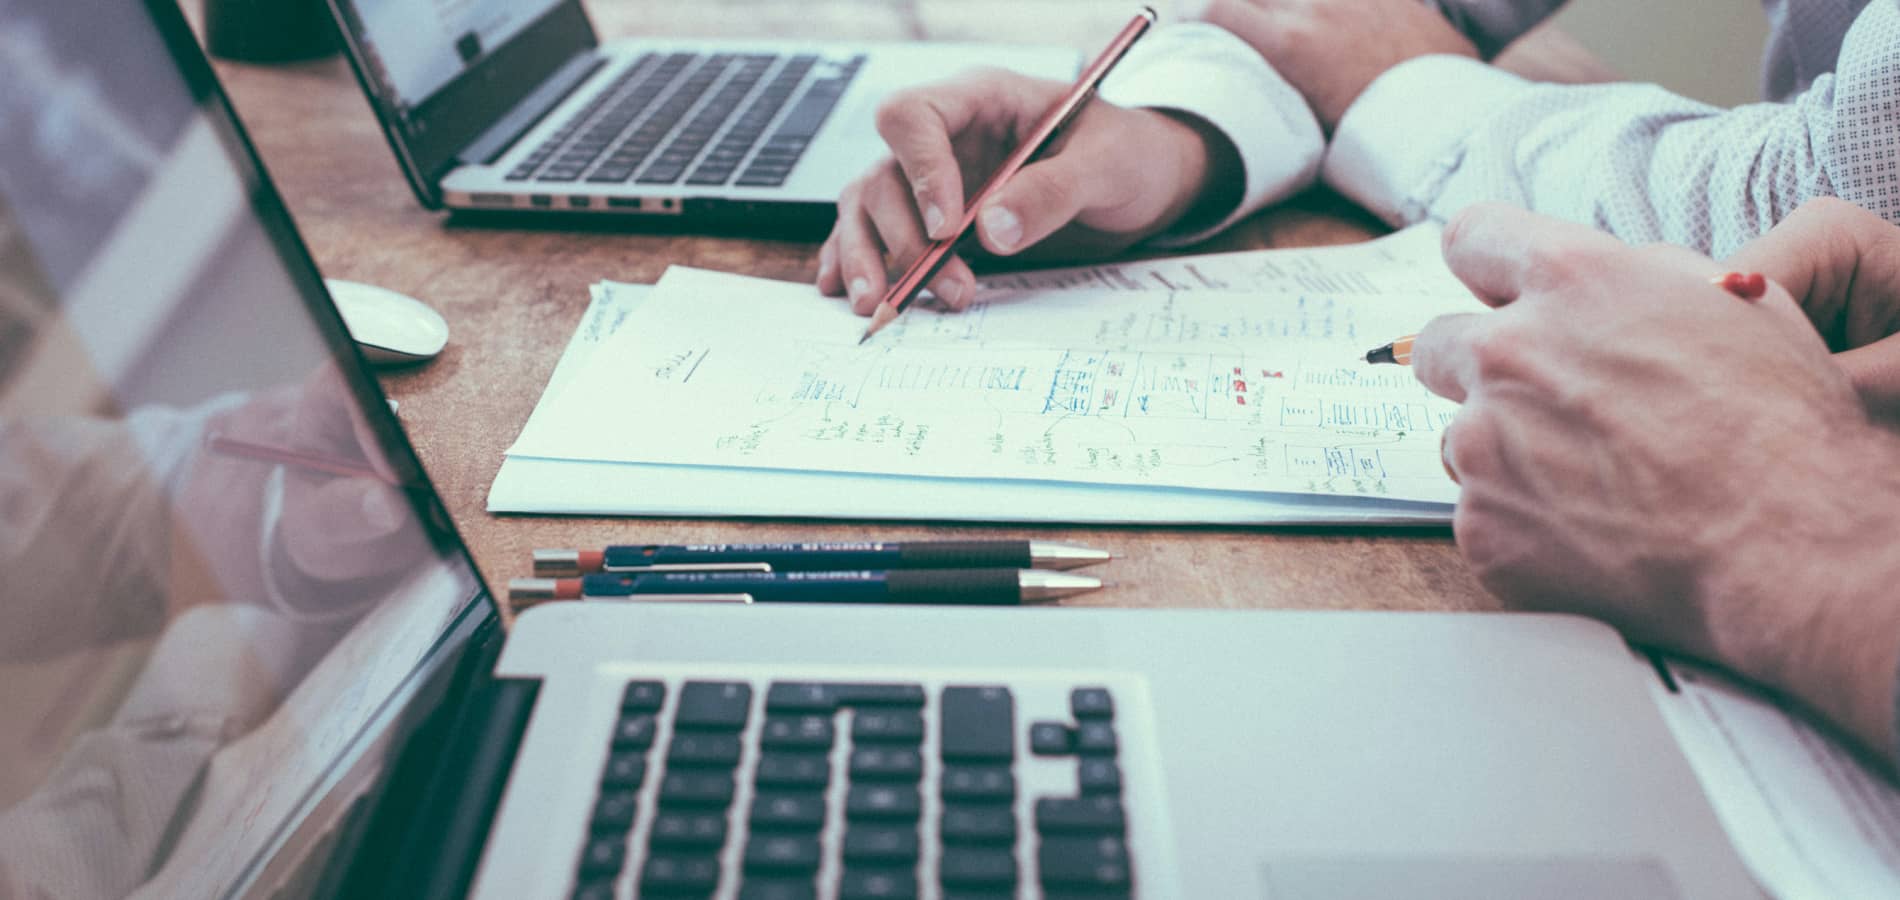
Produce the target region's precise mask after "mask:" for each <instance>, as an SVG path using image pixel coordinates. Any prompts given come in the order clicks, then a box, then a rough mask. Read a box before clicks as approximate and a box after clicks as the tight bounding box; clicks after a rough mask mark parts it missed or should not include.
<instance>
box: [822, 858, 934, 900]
mask: <svg viewBox="0 0 1900 900" xmlns="http://www.w3.org/2000/svg"><path fill="white" fill-rule="evenodd" d="M915 896H917V872H916V870H914V869H865V868H856V867H852V866H846V867H845V870H844V878H843V879H841V880H840V881H839V883H838V900H910V898H912V897H915Z"/></svg>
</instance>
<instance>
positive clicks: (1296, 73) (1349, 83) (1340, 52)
mask: <svg viewBox="0 0 1900 900" xmlns="http://www.w3.org/2000/svg"><path fill="white" fill-rule="evenodd" d="M1184 14H1186V15H1189V16H1191V17H1193V18H1198V19H1200V20H1201V21H1204V22H1209V23H1211V24H1214V25H1219V26H1220V27H1222V28H1225V29H1227V30H1228V31H1231V32H1233V33H1234V34H1235V35H1236V36H1238V37H1239V38H1240V39H1241V40H1244V41H1246V42H1247V43H1249V44H1251V45H1253V48H1254V49H1255V50H1257V51H1259V53H1260V55H1261V56H1263V57H1265V58H1266V60H1267V62H1269V63H1271V64H1272V65H1273V67H1274V69H1275V70H1277V71H1278V72H1279V73H1280V75H1281V77H1283V78H1285V79H1286V80H1287V82H1288V83H1289V84H1291V85H1293V87H1294V88H1295V89H1296V90H1298V91H1299V92H1300V94H1301V95H1303V96H1304V97H1306V102H1307V103H1308V104H1310V105H1311V106H1312V107H1313V114H1314V115H1315V116H1317V117H1318V118H1319V122H1320V127H1321V128H1324V129H1325V130H1326V132H1327V133H1328V134H1331V133H1332V130H1333V129H1334V128H1336V127H1338V125H1339V120H1340V119H1341V118H1342V117H1344V116H1345V115H1346V109H1347V108H1348V107H1350V106H1352V102H1353V101H1354V100H1357V99H1358V98H1359V95H1360V94H1362V93H1364V92H1365V90H1366V88H1367V87H1368V86H1370V85H1371V84H1372V82H1373V79H1375V78H1378V77H1379V76H1380V75H1382V74H1384V73H1385V71H1386V70H1387V69H1390V68H1392V67H1393V66H1396V65H1398V64H1399V63H1402V62H1405V61H1406V60H1409V59H1413V58H1415V57H1420V56H1430V55H1433V54H1440V53H1449V54H1455V55H1458V56H1469V57H1472V58H1473V59H1476V58H1477V56H1478V48H1477V47H1476V46H1474V45H1473V44H1472V43H1471V40H1470V39H1469V38H1467V37H1465V36H1464V35H1462V34H1460V33H1458V30H1457V29H1455V28H1453V27H1452V26H1451V23H1450V22H1447V21H1446V20H1445V17H1444V16H1442V15H1440V14H1439V13H1438V12H1437V11H1436V10H1434V9H1431V8H1430V7H1428V6H1426V5H1425V4H1423V3H1420V2H1419V0H1205V5H1204V6H1202V7H1201V8H1199V9H1194V10H1186V11H1184Z"/></svg>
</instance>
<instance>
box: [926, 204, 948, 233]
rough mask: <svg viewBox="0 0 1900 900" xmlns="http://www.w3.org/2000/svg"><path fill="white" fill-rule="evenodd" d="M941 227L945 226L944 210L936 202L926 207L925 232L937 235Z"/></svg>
mask: <svg viewBox="0 0 1900 900" xmlns="http://www.w3.org/2000/svg"><path fill="white" fill-rule="evenodd" d="M941 228H943V210H941V209H938V208H937V204H935V203H932V204H930V205H928V206H926V207H924V233H925V234H927V235H930V236H931V237H936V236H937V232H938V230H939V229H941Z"/></svg>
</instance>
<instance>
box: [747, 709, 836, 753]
mask: <svg viewBox="0 0 1900 900" xmlns="http://www.w3.org/2000/svg"><path fill="white" fill-rule="evenodd" d="M837 736H838V735H837V729H836V728H834V727H833V726H832V724H831V719H830V717H828V716H767V717H766V719H765V730H764V731H763V732H762V733H761V734H760V735H759V746H760V747H762V748H764V749H766V750H815V751H824V750H829V749H831V743H832V741H834V740H836V739H837Z"/></svg>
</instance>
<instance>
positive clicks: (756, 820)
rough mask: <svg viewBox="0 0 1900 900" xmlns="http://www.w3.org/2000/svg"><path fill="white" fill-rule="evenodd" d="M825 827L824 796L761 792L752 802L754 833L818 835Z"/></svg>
mask: <svg viewBox="0 0 1900 900" xmlns="http://www.w3.org/2000/svg"><path fill="white" fill-rule="evenodd" d="M824 824H825V795H823V794H818V793H789V792H785V791H760V792H759V793H758V795H757V796H755V797H753V798H752V828H753V830H754V831H758V830H762V829H771V830H778V831H812V832H816V831H817V830H818V829H819V828H822V827H824Z"/></svg>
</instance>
